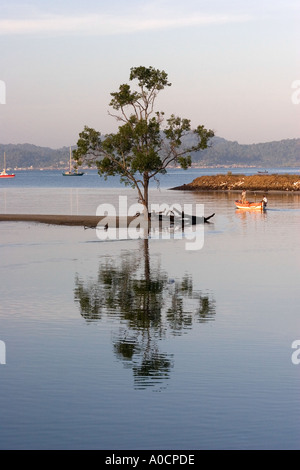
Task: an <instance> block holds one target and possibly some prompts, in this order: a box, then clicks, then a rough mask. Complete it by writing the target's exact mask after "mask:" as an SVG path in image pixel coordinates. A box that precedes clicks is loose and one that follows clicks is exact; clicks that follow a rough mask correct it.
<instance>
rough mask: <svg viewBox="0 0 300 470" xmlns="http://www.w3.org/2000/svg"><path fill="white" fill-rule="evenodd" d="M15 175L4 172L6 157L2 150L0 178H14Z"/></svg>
mask: <svg viewBox="0 0 300 470" xmlns="http://www.w3.org/2000/svg"><path fill="white" fill-rule="evenodd" d="M15 176H16V175H14V174H11V175H9V174H8V173H6V157H5V152H4V168H3V171H2V172H1V173H0V178H14V177H15Z"/></svg>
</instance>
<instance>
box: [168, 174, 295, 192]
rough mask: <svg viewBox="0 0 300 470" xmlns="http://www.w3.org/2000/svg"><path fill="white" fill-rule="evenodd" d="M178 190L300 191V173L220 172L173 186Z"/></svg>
mask: <svg viewBox="0 0 300 470" xmlns="http://www.w3.org/2000/svg"><path fill="white" fill-rule="evenodd" d="M171 189H172V190H178V191H242V190H243V189H245V190H247V191H262V192H269V191H300V175H290V174H285V175H278V174H270V175H269V174H268V175H260V174H257V175H247V176H246V175H243V174H238V175H237V174H235V175H232V174H230V173H228V174H219V175H207V176H200V177H198V178H195V179H194V180H193V181H192V182H191V183H189V184H184V185H183V186H178V187H175V188H171Z"/></svg>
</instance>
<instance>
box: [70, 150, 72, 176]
mask: <svg viewBox="0 0 300 470" xmlns="http://www.w3.org/2000/svg"><path fill="white" fill-rule="evenodd" d="M71 171H72V152H71V147H70V173H71Z"/></svg>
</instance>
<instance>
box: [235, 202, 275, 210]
mask: <svg viewBox="0 0 300 470" xmlns="http://www.w3.org/2000/svg"><path fill="white" fill-rule="evenodd" d="M234 203H235V205H236V207H237V209H248V210H249V209H250V210H256V211H258V210H259V211H263V210H265V208H266V206H267V204H266V202H265V201H259V202H249V201H246V202H242V201H234Z"/></svg>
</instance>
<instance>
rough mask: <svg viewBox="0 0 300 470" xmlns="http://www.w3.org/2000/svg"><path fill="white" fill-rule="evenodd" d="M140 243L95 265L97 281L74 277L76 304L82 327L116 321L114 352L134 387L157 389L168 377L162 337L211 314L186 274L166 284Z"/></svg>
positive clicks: (169, 360)
mask: <svg viewBox="0 0 300 470" xmlns="http://www.w3.org/2000/svg"><path fill="white" fill-rule="evenodd" d="M141 244H142V249H141V250H140V251H138V252H135V251H130V252H124V253H123V254H122V256H121V257H120V258H119V259H114V258H113V257H108V258H107V259H106V260H104V261H103V262H102V263H100V266H99V270H98V276H97V278H96V279H90V280H86V281H84V280H82V279H81V278H80V277H79V276H77V277H76V281H75V300H76V301H77V302H78V303H79V306H80V312H81V315H82V316H83V317H84V318H85V320H86V321H87V322H92V321H101V319H102V318H107V317H110V318H113V317H114V318H116V319H118V320H119V322H120V328H119V330H118V333H116V334H114V336H113V347H114V352H115V355H116V357H117V358H118V359H120V360H122V362H123V364H124V365H125V367H130V368H132V370H133V376H134V382H135V387H136V388H145V387H147V386H153V385H161V384H162V383H163V381H164V380H166V379H168V378H169V376H170V371H171V369H172V367H173V356H172V355H171V354H168V353H165V352H161V351H160V343H161V341H160V340H162V339H163V338H165V336H166V333H168V334H171V335H180V334H182V333H183V332H186V331H188V329H190V328H192V325H193V322H194V321H198V322H206V321H208V320H212V319H213V318H214V315H215V302H214V300H213V298H212V297H211V296H210V295H209V294H203V293H202V292H200V291H195V290H194V288H193V280H192V278H191V276H190V275H188V274H185V275H184V276H183V277H182V278H181V279H169V278H168V275H167V272H166V271H164V270H162V268H161V266H160V262H159V259H157V258H156V259H155V260H153V261H152V262H151V265H150V255H149V241H148V240H142V241H141Z"/></svg>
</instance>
